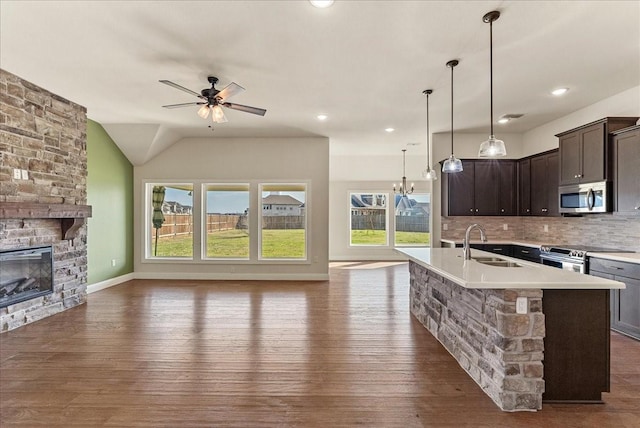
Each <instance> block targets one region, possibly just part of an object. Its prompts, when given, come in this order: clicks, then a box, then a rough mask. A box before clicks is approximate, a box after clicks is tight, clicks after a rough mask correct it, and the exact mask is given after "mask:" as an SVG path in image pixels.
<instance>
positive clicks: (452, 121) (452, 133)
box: [451, 64, 454, 156]
mask: <svg viewBox="0 0 640 428" xmlns="http://www.w3.org/2000/svg"><path fill="white" fill-rule="evenodd" d="M453 67H454V65H453V64H451V155H452V156H453Z"/></svg>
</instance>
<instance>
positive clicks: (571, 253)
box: [540, 246, 587, 273]
mask: <svg viewBox="0 0 640 428" xmlns="http://www.w3.org/2000/svg"><path fill="white" fill-rule="evenodd" d="M586 254H587V253H586V251H580V250H571V249H568V248H559V247H544V246H543V247H541V248H540V261H541V263H542V264H543V265H547V266H552V267H556V268H560V269H564V270H570V271H572V272H578V273H587V263H586V258H587V257H586Z"/></svg>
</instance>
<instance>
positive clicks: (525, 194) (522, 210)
mask: <svg viewBox="0 0 640 428" xmlns="http://www.w3.org/2000/svg"><path fill="white" fill-rule="evenodd" d="M518 214H519V215H531V159H530V158H527V159H520V160H519V161H518Z"/></svg>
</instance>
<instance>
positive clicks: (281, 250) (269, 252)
mask: <svg viewBox="0 0 640 428" xmlns="http://www.w3.org/2000/svg"><path fill="white" fill-rule="evenodd" d="M306 200H307V192H306V185H304V184H263V185H262V186H261V204H260V205H261V207H262V208H261V209H260V212H261V214H262V215H261V216H260V225H261V237H260V238H261V239H260V257H261V258H263V259H305V258H306V253H307V251H306V246H307V245H306V242H307V236H306V235H307V233H306V229H307V221H306V206H305V204H306Z"/></svg>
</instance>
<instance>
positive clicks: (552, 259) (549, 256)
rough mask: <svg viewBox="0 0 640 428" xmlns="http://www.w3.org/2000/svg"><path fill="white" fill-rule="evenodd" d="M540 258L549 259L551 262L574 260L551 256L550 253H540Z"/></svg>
mask: <svg viewBox="0 0 640 428" xmlns="http://www.w3.org/2000/svg"><path fill="white" fill-rule="evenodd" d="M540 258H541V259H543V260H551V261H552V262H559V263H562V262H565V263H566V262H575V261H574V260H572V259H569V258H567V257H559V256H552V255H550V254H540ZM577 263H580V262H577Z"/></svg>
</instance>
